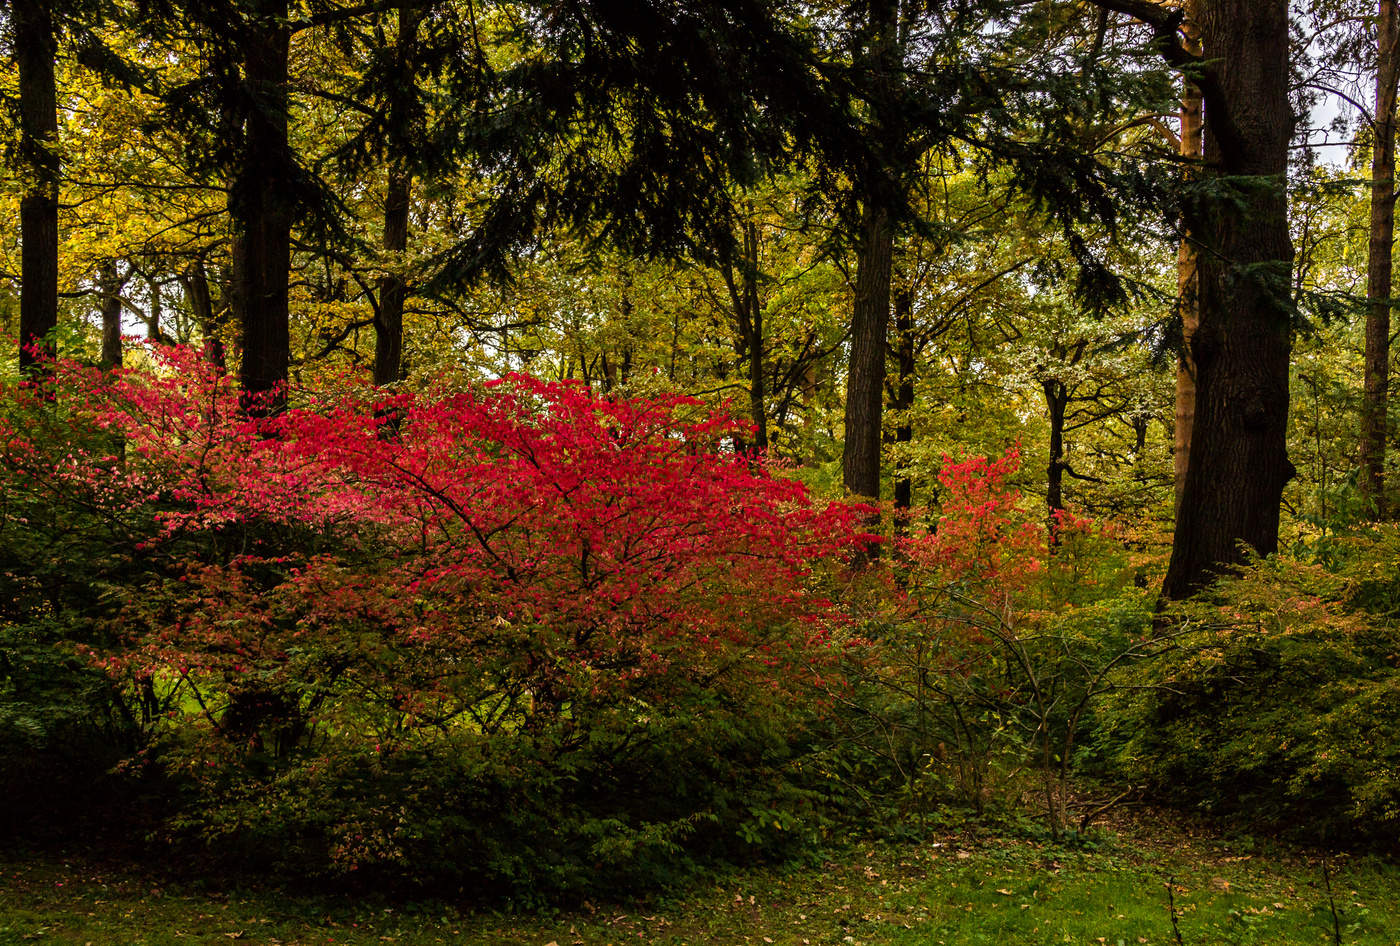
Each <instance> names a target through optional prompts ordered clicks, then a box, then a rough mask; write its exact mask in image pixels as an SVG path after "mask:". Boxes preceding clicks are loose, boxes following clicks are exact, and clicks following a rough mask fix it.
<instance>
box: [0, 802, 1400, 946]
mask: <svg viewBox="0 0 1400 946" xmlns="http://www.w3.org/2000/svg"><path fill="white" fill-rule="evenodd" d="M1149 830H1150V829H1149V826H1147V825H1144V824H1139V825H1138V826H1136V827H1131V828H1129V829H1128V830H1127V831H1125V832H1124V833H1120V834H1118V835H1116V836H1111V837H1108V838H1106V839H1105V840H1103V841H1102V842H1101V843H1100V845H1099V846H1098V847H1097V848H1096V849H1094V850H1087V851H1086V850H1069V849H1064V848H1055V847H1047V846H1044V845H1040V844H1037V843H1033V842H1029V841H1025V840H1001V841H996V842H986V843H981V844H973V843H970V842H966V841H960V840H959V839H958V838H956V837H948V838H945V839H944V840H942V841H936V842H929V843H927V844H924V845H910V846H901V847H883V846H874V845H863V846H857V847H854V848H851V849H850V850H848V851H846V852H845V853H844V854H841V855H839V856H836V855H833V859H832V860H830V861H828V862H827V863H826V864H824V865H823V866H821V867H819V868H818V867H809V868H804V869H801V870H795V869H794V870H771V869H764V870H752V871H744V872H738V873H735V874H733V875H730V876H728V877H726V878H725V879H724V880H723V881H720V882H717V883H714V884H711V885H709V886H707V887H704V888H701V889H696V890H694V891H692V892H691V893H690V895H688V896H686V897H684V898H675V899H671V900H664V901H656V902H651V903H647V904H638V905H631V906H618V905H607V906H603V905H598V906H592V905H589V906H587V907H586V908H585V909H583V910H580V911H577V912H574V913H569V914H563V915H558V916H546V917H539V916H529V917H517V916H503V915H499V914H492V913H470V912H461V911H458V910H456V909H453V908H451V907H448V906H444V905H441V904H398V905H391V904H388V903H383V902H373V901H369V900H358V901H352V900H335V899H314V898H299V897H287V896H284V895H278V894H276V893H274V892H270V891H266V890H263V891H247V892H229V893H211V892H209V891H208V890H202V889H199V887H198V886H197V885H195V884H189V885H184V884H176V883H166V884H164V885H162V884H160V883H156V882H153V881H151V880H149V879H143V878H142V876H141V875H140V874H139V873H136V872H133V871H130V870H120V869H115V868H110V867H98V866H95V865H94V864H93V863H92V862H88V861H84V860H79V859H72V860H69V861H66V862H64V861H61V860H55V859H52V858H48V859H27V860H26V859H20V858H17V857H14V856H10V857H5V858H0V946H9V944H15V943H30V942H42V943H76V944H85V943H90V944H93V946H107V944H176V943H178V944H190V943H227V942H230V941H240V942H248V943H316V944H322V943H326V944H331V943H334V944H369V943H405V944H417V943H472V944H513V943H522V944H535V946H548V944H557V946H593V944H598V946H603V944H617V946H622V944H633V943H640V944H682V943H721V944H744V943H753V944H791V946H797V944H811V946H816V944H843V946H844V944H850V946H859V944H865V946H886V944H888V946H913V944H919V946H924V944H939V943H943V944H978V943H987V944H1058V943H1086V944H1099V943H1105V944H1110V946H1112V944H1119V943H1121V944H1143V943H1151V944H1164V946H1170V944H1172V943H1175V941H1176V940H1175V937H1174V935H1173V932H1172V927H1171V917H1170V913H1169V909H1168V905H1167V892H1166V887H1165V883H1164V882H1165V879H1166V878H1167V877H1168V876H1171V877H1173V878H1174V880H1175V884H1176V886H1175V888H1174V895H1175V901H1176V906H1177V912H1178V917H1179V918H1178V925H1179V927H1180V930H1181V937H1182V942H1183V943H1185V944H1212V946H1213V944H1220V943H1258V944H1266V946H1288V944H1303V943H1306V944H1319V946H1323V944H1328V943H1332V942H1334V938H1333V937H1334V933H1333V914H1332V911H1331V909H1329V907H1328V897H1327V893H1326V890H1325V888H1324V886H1323V872H1322V867H1321V864H1320V862H1319V861H1317V860H1315V859H1312V858H1309V857H1307V856H1305V855H1302V854H1298V853H1285V854H1279V853H1277V852H1275V853H1273V854H1270V855H1265V854H1263V853H1260V852H1258V851H1252V850H1250V849H1249V847H1248V845H1241V844H1231V843H1227V842H1225V841H1221V840H1218V839H1213V838H1210V837H1188V836H1186V835H1184V834H1182V833H1179V832H1173V833H1172V834H1171V835H1170V836H1169V837H1165V838H1154V837H1152V836H1151V834H1149ZM1330 863H1331V864H1332V870H1333V877H1332V885H1333V891H1334V894H1335V901H1336V905H1337V914H1338V925H1339V926H1340V930H1341V938H1342V942H1343V943H1346V944H1396V943H1400V870H1397V867H1396V865H1394V864H1391V863H1387V862H1382V861H1378V860H1374V859H1347V858H1344V859H1333V860H1332V861H1331V862H1330Z"/></svg>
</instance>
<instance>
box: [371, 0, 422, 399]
mask: <svg viewBox="0 0 1400 946" xmlns="http://www.w3.org/2000/svg"><path fill="white" fill-rule="evenodd" d="M422 18H423V11H422V9H421V8H420V7H416V6H412V5H409V4H403V5H401V6H400V7H399V36H398V42H397V45H396V46H395V57H396V59H397V64H398V70H399V75H398V81H399V89H398V91H397V92H396V94H395V96H394V97H393V98H392V99H391V101H390V104H389V105H388V108H389V110H390V112H391V113H392V114H390V115H389V116H388V119H387V121H388V123H389V125H390V126H391V127H398V126H400V125H401V124H402V123H404V122H407V121H408V117H409V116H408V115H407V109H406V103H405V101H404V96H406V95H408V94H409V93H408V92H407V91H406V90H408V89H411V88H412V86H413V50H414V46H415V43H416V40H417V35H418V24H419V23H420V22H421V21H422ZM412 186H413V175H412V174H411V173H410V172H409V170H408V161H407V158H406V155H404V154H393V155H392V156H391V157H390V159H389V183H388V187H387V188H386V190H385V193H384V253H385V255H386V256H388V257H389V259H390V265H391V266H394V267H395V268H394V269H392V270H390V271H389V272H386V273H385V274H384V275H383V276H381V277H379V311H378V312H377V313H375V317H374V383H375V384H376V385H380V386H383V385H386V384H392V383H393V382H395V381H401V380H403V309H404V302H405V300H406V299H407V298H408V284H407V282H406V281H405V280H404V277H403V272H402V270H401V269H400V268H398V267H401V266H402V257H403V253H404V251H405V250H407V249H408V210H409V197H410V195H411V191H412Z"/></svg>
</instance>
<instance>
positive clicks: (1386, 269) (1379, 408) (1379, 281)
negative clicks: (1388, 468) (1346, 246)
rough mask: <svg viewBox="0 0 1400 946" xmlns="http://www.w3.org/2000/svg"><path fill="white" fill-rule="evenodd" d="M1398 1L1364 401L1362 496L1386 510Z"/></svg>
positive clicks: (1380, 87)
mask: <svg viewBox="0 0 1400 946" xmlns="http://www.w3.org/2000/svg"><path fill="white" fill-rule="evenodd" d="M1397 6H1400V4H1397V2H1396V0H1380V10H1379V15H1378V17H1377V20H1376V26H1377V39H1378V47H1377V59H1376V120H1375V129H1374V130H1375V143H1374V146H1373V149H1372V153H1371V233H1370V243H1369V246H1368V254H1367V259H1366V301H1367V305H1368V307H1367V310H1366V367H1365V393H1364V395H1363V397H1362V403H1361V457H1360V461H1361V476H1360V486H1361V495H1362V496H1363V497H1364V498H1365V499H1366V500H1367V501H1368V502H1369V503H1370V505H1371V507H1372V508H1373V509H1375V511H1376V513H1377V515H1384V514H1385V453H1386V433H1387V431H1386V427H1387V424H1386V412H1387V410H1388V406H1389V405H1388V402H1389V393H1390V307H1391V292H1392V287H1391V272H1392V265H1393V263H1392V253H1393V249H1394V246H1395V92H1396V82H1397V79H1400V17H1397V12H1400V11H1397Z"/></svg>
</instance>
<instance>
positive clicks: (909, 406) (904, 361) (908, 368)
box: [894, 289, 914, 525]
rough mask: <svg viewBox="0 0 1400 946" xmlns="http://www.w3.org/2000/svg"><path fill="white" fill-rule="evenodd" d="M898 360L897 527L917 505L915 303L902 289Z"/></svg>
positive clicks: (897, 304) (897, 317)
mask: <svg viewBox="0 0 1400 946" xmlns="http://www.w3.org/2000/svg"><path fill="white" fill-rule="evenodd" d="M894 331H895V360H896V363H897V365H898V369H899V379H898V381H899V383H898V386H897V387H896V388H895V392H894V409H895V410H896V411H897V412H898V414H899V425H898V426H897V427H895V429H894V442H895V447H896V449H897V450H898V452H899V456H900V470H899V476H898V477H897V478H896V479H895V481H894V508H895V514H896V519H895V524H896V525H899V524H901V523H905V522H907V521H908V518H909V510H910V508H911V507H912V506H913V504H914V481H913V479H912V478H910V476H909V455H908V450H909V445H910V444H911V443H913V441H914V422H913V418H912V417H910V412H911V411H912V410H913V408H914V300H913V298H912V296H911V295H910V293H909V291H908V290H907V289H906V290H903V291H902V292H900V293H899V294H898V295H897V296H895V300H894Z"/></svg>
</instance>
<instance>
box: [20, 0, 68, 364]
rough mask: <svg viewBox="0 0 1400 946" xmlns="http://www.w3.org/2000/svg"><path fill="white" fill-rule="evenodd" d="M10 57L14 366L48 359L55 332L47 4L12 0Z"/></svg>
mask: <svg viewBox="0 0 1400 946" xmlns="http://www.w3.org/2000/svg"><path fill="white" fill-rule="evenodd" d="M10 15H11V22H12V26H13V29H14V34H13V42H14V50H15V52H14V56H15V64H16V66H17V67H18V70H19V123H20V150H19V156H20V165H21V166H22V168H23V169H24V170H23V174H22V179H23V180H24V181H25V189H24V193H23V195H22V196H21V197H20V204H19V221H20V242H21V244H22V245H21V250H20V291H19V344H20V350H19V365H20V369H21V370H24V369H27V368H31V367H32V366H34V365H35V364H36V363H37V362H39V361H41V360H42V359H43V357H44V353H47V354H49V355H51V354H52V353H53V349H52V344H51V339H50V334H51V333H52V332H53V329H54V327H55V326H56V325H58V180H59V171H60V165H59V155H58V88H57V85H56V83H55V80H54V57H55V55H56V53H57V41H56V38H55V34H54V22H53V15H52V13H51V12H50V4H49V0H13V2H12V4H11V7H10Z"/></svg>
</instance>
